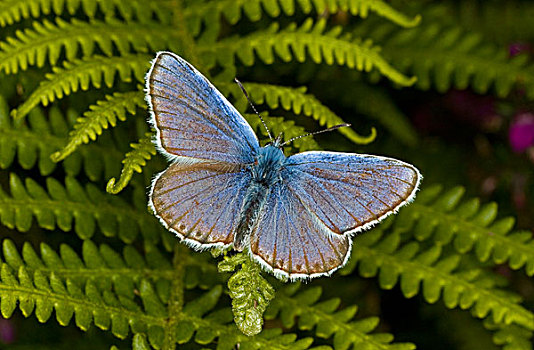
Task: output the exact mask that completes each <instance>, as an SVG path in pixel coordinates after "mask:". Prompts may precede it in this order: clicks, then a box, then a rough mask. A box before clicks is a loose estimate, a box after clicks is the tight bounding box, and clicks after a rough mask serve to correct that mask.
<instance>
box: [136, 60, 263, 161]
mask: <svg viewBox="0 0 534 350" xmlns="http://www.w3.org/2000/svg"><path fill="white" fill-rule="evenodd" d="M146 92H147V101H148V103H149V105H150V107H151V111H152V113H151V116H152V120H151V122H152V124H153V125H154V127H155V128H156V130H157V132H158V135H157V139H156V141H157V144H158V146H159V148H160V150H162V153H164V154H165V155H167V156H168V157H169V158H171V159H174V160H183V157H188V158H189V159H191V158H193V159H198V160H203V161H216V162H224V163H232V164H243V163H251V162H253V161H254V156H255V154H256V152H257V150H258V148H259V143H258V139H257V137H256V135H255V134H254V132H253V130H252V128H251V127H250V125H248V123H247V122H246V120H245V119H244V118H243V117H242V116H241V115H240V114H239V112H238V111H237V110H236V109H235V108H234V107H233V106H232V105H231V104H230V103H229V102H228V100H226V98H225V97H224V96H223V95H222V94H221V93H220V92H219V91H218V90H217V89H216V88H215V87H214V86H213V85H212V84H211V83H210V82H209V81H208V80H207V79H206V78H205V77H204V76H203V75H202V74H201V73H200V72H198V71H197V70H196V69H195V68H194V67H193V66H191V64H189V63H188V62H186V61H185V60H184V59H182V58H181V57H179V56H177V55H175V54H173V53H171V52H159V53H158V54H157V56H156V58H155V59H154V61H153V62H152V67H151V68H150V71H149V72H148V74H147V78H146Z"/></svg>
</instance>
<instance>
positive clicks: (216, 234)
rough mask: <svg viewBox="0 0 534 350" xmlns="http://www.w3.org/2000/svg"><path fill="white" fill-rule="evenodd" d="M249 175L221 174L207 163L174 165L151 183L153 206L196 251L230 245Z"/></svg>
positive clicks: (243, 173) (165, 222)
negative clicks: (213, 246) (214, 246)
mask: <svg viewBox="0 0 534 350" xmlns="http://www.w3.org/2000/svg"><path fill="white" fill-rule="evenodd" d="M249 183H250V174H249V173H248V172H243V171H240V170H239V169H236V171H235V172H231V171H229V169H228V171H226V172H221V171H220V170H219V169H217V167H214V166H213V165H210V164H206V163H201V162H200V163H193V164H182V163H174V164H171V165H170V166H169V168H168V169H167V170H165V171H164V172H162V173H161V174H159V175H158V176H157V177H156V179H155V180H154V181H153V183H152V189H151V198H150V202H151V206H152V209H153V211H154V213H155V214H156V215H157V216H158V218H159V219H160V220H161V221H162V223H163V224H164V225H165V227H167V228H168V229H171V230H172V231H173V232H175V233H176V234H177V235H178V236H179V237H180V238H182V239H184V240H185V242H186V243H188V244H189V245H191V246H193V247H195V248H205V247H210V246H212V245H224V246H227V245H229V244H231V243H232V242H233V240H234V232H235V228H236V225H237V222H238V219H239V213H240V210H241V206H242V203H243V200H244V196H245V193H246V190H247V188H248V186H249Z"/></svg>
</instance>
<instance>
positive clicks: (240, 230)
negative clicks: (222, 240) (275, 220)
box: [234, 145, 287, 251]
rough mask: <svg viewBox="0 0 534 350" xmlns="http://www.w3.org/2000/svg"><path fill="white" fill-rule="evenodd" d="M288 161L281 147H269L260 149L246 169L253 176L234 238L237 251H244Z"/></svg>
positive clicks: (280, 179)
mask: <svg viewBox="0 0 534 350" xmlns="http://www.w3.org/2000/svg"><path fill="white" fill-rule="evenodd" d="M286 159H287V157H286V156H285V155H284V153H283V152H282V149H281V148H280V147H278V146H277V145H267V146H265V147H262V148H260V149H259V152H258V154H257V155H256V158H255V159H254V163H253V164H251V165H249V166H248V167H247V168H246V171H249V172H250V174H251V181H250V184H249V188H248V191H247V194H246V196H245V202H244V203H243V208H242V209H241V214H240V219H239V224H238V226H237V230H236V235H235V238H234V249H236V250H237V251H242V250H243V247H244V246H243V245H244V243H245V240H246V239H247V238H248V235H249V234H250V232H251V230H252V229H253V227H254V225H255V223H257V222H258V216H259V213H261V211H262V209H263V206H264V204H265V201H266V199H267V196H268V194H269V191H270V189H271V188H272V187H273V186H274V185H275V184H276V183H277V182H279V181H282V177H281V174H280V170H281V169H282V167H283V166H284V163H285V161H286Z"/></svg>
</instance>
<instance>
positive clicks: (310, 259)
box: [249, 179, 351, 280]
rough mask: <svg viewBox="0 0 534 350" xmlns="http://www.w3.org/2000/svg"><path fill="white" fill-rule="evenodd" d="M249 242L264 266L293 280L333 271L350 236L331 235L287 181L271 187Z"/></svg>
mask: <svg viewBox="0 0 534 350" xmlns="http://www.w3.org/2000/svg"><path fill="white" fill-rule="evenodd" d="M288 181H291V180H290V179H288ZM249 244H250V252H251V254H252V255H253V257H255V259H256V260H257V261H259V262H260V263H261V264H262V265H263V266H264V267H266V268H267V269H268V270H270V271H272V272H274V274H275V276H277V277H281V276H283V277H288V278H290V279H292V280H295V279H302V278H313V277H318V276H322V275H329V274H331V273H332V272H333V271H335V270H337V269H338V268H339V267H341V266H343V265H344V264H345V262H346V261H347V258H348V256H349V253H350V249H351V241H350V237H348V236H343V235H333V234H330V233H329V232H328V230H327V229H326V228H325V227H323V226H322V225H320V224H319V223H318V222H317V220H315V218H314V216H313V214H312V213H310V212H309V211H308V210H307V208H305V207H304V206H303V204H302V202H300V200H299V199H298V198H297V197H296V196H294V194H293V193H291V191H290V190H289V187H288V186H287V184H286V183H285V182H278V183H277V184H276V185H274V187H273V188H271V190H270V192H269V195H268V197H267V200H266V202H265V205H264V206H263V210H262V213H261V215H260V219H259V220H258V222H257V223H256V225H255V227H254V229H253V230H252V233H251V236H250V242H249Z"/></svg>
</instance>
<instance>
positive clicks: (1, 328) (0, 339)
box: [0, 316, 16, 344]
mask: <svg viewBox="0 0 534 350" xmlns="http://www.w3.org/2000/svg"><path fill="white" fill-rule="evenodd" d="M0 317H1V316H0ZM15 333H16V331H15V327H14V326H13V322H11V321H9V320H6V319H3V318H0V343H1V344H11V343H13V342H14V341H15Z"/></svg>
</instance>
